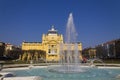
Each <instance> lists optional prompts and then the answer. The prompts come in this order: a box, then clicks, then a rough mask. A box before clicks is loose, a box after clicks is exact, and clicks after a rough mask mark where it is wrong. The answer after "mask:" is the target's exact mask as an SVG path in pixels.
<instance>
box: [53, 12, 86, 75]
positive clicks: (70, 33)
mask: <svg viewBox="0 0 120 80" xmlns="http://www.w3.org/2000/svg"><path fill="white" fill-rule="evenodd" d="M64 47H66V50H64V49H63V48H64ZM59 53H60V65H59V66H55V67H53V68H52V69H51V70H52V71H55V72H62V73H78V72H84V71H86V70H84V69H82V68H81V66H80V51H78V43H77V32H76V29H75V25H74V21H73V15H72V13H70V14H69V17H68V22H67V26H66V38H65V44H63V43H61V44H60V52H59Z"/></svg>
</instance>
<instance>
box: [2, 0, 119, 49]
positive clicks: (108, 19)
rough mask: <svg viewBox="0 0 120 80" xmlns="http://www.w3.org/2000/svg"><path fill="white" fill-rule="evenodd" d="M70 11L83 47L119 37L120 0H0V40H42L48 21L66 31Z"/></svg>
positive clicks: (15, 43)
mask: <svg viewBox="0 0 120 80" xmlns="http://www.w3.org/2000/svg"><path fill="white" fill-rule="evenodd" d="M71 12H72V13H73V18H74V24H75V27H76V29H77V32H78V41H79V42H82V44H83V47H84V48H85V47H89V46H95V45H97V44H101V43H103V42H106V41H109V40H113V39H118V38H120V0H0V41H3V42H7V43H8V42H9V43H11V44H14V45H20V44H21V43H22V41H24V40H25V41H33V42H34V41H38V42H41V38H42V34H43V33H47V31H48V30H49V29H50V28H51V25H54V26H55V28H56V29H57V30H58V32H59V33H60V34H63V35H65V29H66V24H67V19H68V16H69V13H71Z"/></svg>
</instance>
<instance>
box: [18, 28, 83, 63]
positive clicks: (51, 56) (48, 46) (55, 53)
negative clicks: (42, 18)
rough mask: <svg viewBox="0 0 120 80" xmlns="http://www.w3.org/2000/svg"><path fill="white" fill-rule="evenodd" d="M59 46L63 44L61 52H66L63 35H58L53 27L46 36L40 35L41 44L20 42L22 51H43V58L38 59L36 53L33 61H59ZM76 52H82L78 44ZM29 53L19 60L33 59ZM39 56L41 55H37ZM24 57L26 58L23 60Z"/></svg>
mask: <svg viewBox="0 0 120 80" xmlns="http://www.w3.org/2000/svg"><path fill="white" fill-rule="evenodd" d="M60 44H63V50H64V51H66V49H67V44H65V43H64V40H63V35H62V34H58V31H57V30H55V29H54V26H52V28H51V29H50V30H48V33H47V34H43V35H42V42H22V50H23V51H29V50H34V51H35V50H36V51H39V50H42V51H44V52H45V53H44V57H40V56H39V55H38V54H37V53H36V55H37V56H36V57H35V59H36V60H38V58H44V60H46V61H59V60H60ZM71 46H72V49H74V44H71ZM78 50H79V52H81V51H82V44H81V43H78ZM30 54H31V53H27V54H25V53H24V54H23V55H22V56H21V58H20V59H22V60H25V59H26V60H31V59H33V58H29V57H33V56H32V55H31V56H30ZM39 54H41V53H39ZM25 56H26V58H25Z"/></svg>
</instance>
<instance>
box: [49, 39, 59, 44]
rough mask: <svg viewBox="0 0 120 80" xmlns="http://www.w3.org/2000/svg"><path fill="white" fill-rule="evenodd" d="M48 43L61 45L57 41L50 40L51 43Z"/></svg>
mask: <svg viewBox="0 0 120 80" xmlns="http://www.w3.org/2000/svg"><path fill="white" fill-rule="evenodd" d="M47 43H48V44H59V42H58V41H56V40H50V41H48V42H47Z"/></svg>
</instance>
